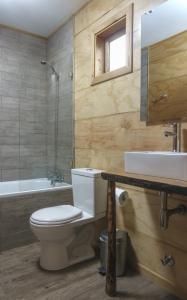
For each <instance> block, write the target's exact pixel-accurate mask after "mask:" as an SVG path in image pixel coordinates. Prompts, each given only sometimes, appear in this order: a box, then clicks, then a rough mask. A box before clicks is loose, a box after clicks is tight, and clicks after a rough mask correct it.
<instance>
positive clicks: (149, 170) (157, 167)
mask: <svg viewBox="0 0 187 300" xmlns="http://www.w3.org/2000/svg"><path fill="white" fill-rule="evenodd" d="M125 172H127V173H136V174H142V175H149V176H157V177H164V178H171V179H179V180H187V153H181V152H157V151H156V152H150V151H145V152H125Z"/></svg>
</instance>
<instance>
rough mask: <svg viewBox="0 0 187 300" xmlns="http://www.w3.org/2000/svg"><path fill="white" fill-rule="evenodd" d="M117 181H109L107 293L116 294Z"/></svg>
mask: <svg viewBox="0 0 187 300" xmlns="http://www.w3.org/2000/svg"><path fill="white" fill-rule="evenodd" d="M115 186H116V184H115V182H113V181H108V196H107V206H108V207H107V224H108V261H107V273H106V293H107V295H109V296H111V297H112V296H115V294H116V201H115Z"/></svg>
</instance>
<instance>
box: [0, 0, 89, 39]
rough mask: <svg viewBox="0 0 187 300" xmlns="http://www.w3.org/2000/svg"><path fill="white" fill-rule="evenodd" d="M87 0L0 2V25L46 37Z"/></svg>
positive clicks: (9, 0)
mask: <svg viewBox="0 0 187 300" xmlns="http://www.w3.org/2000/svg"><path fill="white" fill-rule="evenodd" d="M88 1H89V0H0V24H3V25H6V26H10V27H14V28H17V29H20V30H24V31H27V32H30V33H33V34H37V35H40V36H43V37H48V36H49V35H50V34H51V33H52V32H54V31H55V30H56V29H57V28H58V27H59V26H60V25H61V24H63V23H65V22H66V21H67V20H68V19H69V17H71V16H72V15H73V14H74V13H75V12H76V11H77V10H79V9H80V8H81V7H82V6H83V5H84V4H85V3H87V2H88Z"/></svg>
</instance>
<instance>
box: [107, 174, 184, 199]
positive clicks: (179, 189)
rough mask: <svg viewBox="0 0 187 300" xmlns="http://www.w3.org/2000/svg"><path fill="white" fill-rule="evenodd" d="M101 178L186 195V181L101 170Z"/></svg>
mask: <svg viewBox="0 0 187 300" xmlns="http://www.w3.org/2000/svg"><path fill="white" fill-rule="evenodd" d="M101 176H102V178H103V179H105V180H109V181H114V182H120V183H124V184H128V185H133V186H137V187H142V188H145V189H151V190H157V191H163V192H167V193H170V194H180V195H185V196H187V181H182V180H174V179H166V178H160V177H152V176H145V175H140V174H130V173H125V172H121V173H115V172H113V171H106V172H102V174H101Z"/></svg>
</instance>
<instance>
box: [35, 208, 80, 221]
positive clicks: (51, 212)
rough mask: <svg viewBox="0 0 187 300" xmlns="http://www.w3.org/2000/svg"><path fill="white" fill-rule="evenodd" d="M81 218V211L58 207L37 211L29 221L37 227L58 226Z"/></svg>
mask: <svg viewBox="0 0 187 300" xmlns="http://www.w3.org/2000/svg"><path fill="white" fill-rule="evenodd" d="M81 217H82V210H81V209H79V208H77V207H75V206H72V205H58V206H53V207H47V208H42V209H40V210H37V211H36V212H34V213H33V214H32V216H31V217H30V221H31V222H32V223H34V224H37V225H60V224H64V223H70V222H72V221H74V220H76V219H79V218H81Z"/></svg>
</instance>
